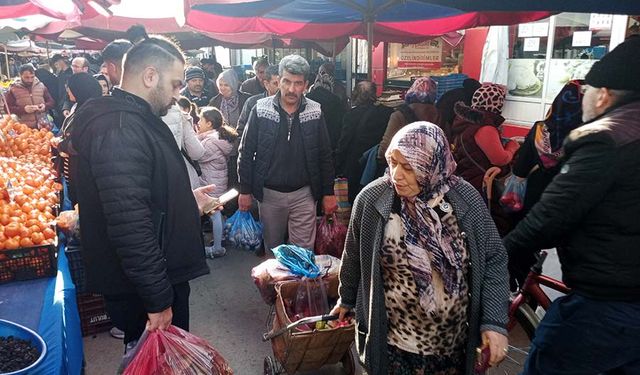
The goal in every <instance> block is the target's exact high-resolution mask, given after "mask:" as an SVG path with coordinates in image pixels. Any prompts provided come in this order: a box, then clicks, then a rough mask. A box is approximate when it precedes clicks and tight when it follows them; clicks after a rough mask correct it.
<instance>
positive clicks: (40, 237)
mask: <svg viewBox="0 0 640 375" xmlns="http://www.w3.org/2000/svg"><path fill="white" fill-rule="evenodd" d="M31 242H33V243H34V244H35V245H40V244H41V243H43V242H44V234H42V233H40V232H32V233H31Z"/></svg>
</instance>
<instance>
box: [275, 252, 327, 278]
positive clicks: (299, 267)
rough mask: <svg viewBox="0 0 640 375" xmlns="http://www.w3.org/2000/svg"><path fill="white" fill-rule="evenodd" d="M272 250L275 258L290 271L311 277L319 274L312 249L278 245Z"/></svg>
mask: <svg viewBox="0 0 640 375" xmlns="http://www.w3.org/2000/svg"><path fill="white" fill-rule="evenodd" d="M272 251H273V255H275V257H276V259H277V260H278V261H279V262H280V263H282V264H283V265H285V266H287V268H289V269H290V270H291V272H292V273H294V274H296V275H299V276H304V277H309V278H312V279H313V278H316V277H318V276H320V269H319V268H318V266H317V265H316V261H315V255H314V254H313V251H311V250H307V249H304V248H302V247H298V246H294V245H280V246H278V247H276V248H275V249H272Z"/></svg>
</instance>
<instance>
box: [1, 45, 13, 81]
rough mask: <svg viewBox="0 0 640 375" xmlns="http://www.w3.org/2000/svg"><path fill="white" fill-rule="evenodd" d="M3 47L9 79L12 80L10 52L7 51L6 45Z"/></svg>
mask: <svg viewBox="0 0 640 375" xmlns="http://www.w3.org/2000/svg"><path fill="white" fill-rule="evenodd" d="M3 47H4V62H5V64H7V79H11V70H10V69H9V51H8V50H7V45H6V44H5V45H3ZM14 61H15V60H14Z"/></svg>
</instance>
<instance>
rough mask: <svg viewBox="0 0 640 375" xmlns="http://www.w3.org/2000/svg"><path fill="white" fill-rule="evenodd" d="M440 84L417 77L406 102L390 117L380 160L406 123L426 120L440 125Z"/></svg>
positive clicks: (405, 96) (379, 156)
mask: <svg viewBox="0 0 640 375" xmlns="http://www.w3.org/2000/svg"><path fill="white" fill-rule="evenodd" d="M437 91H438V85H437V83H436V81H434V80H432V79H431V78H429V77H421V78H418V79H416V80H415V81H414V82H413V84H412V85H411V88H410V89H409V90H408V91H407V92H406V94H405V95H404V104H402V105H401V106H399V107H398V108H397V109H396V111H395V112H394V113H393V114H392V115H391V118H389V124H388V125H387V130H386V131H385V133H384V136H383V137H382V141H381V142H380V149H379V150H378V160H384V159H385V154H386V152H387V148H388V147H389V142H391V138H393V136H394V135H395V134H396V133H397V132H398V130H400V129H402V128H403V127H404V126H405V125H407V124H411V123H412V122H415V121H426V122H430V123H432V124H436V125H438V126H440V112H439V111H438V109H437V108H436V106H435V105H434V103H435V102H436V94H437Z"/></svg>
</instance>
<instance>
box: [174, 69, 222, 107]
mask: <svg viewBox="0 0 640 375" xmlns="http://www.w3.org/2000/svg"><path fill="white" fill-rule="evenodd" d="M184 80H185V81H186V83H187V86H186V87H185V88H184V89H182V91H181V92H180V95H182V96H184V97H185V98H187V99H189V100H190V101H191V102H192V103H194V104H195V105H196V106H198V108H199V107H205V106H207V105H208V104H209V101H210V100H211V98H212V97H213V96H212V93H211V92H210V91H209V90H207V89H206V87H205V84H206V80H207V78H206V76H205V74H204V70H202V68H200V67H197V66H190V67H188V68H187V69H186V70H185V71H184ZM214 95H215V94H214Z"/></svg>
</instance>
